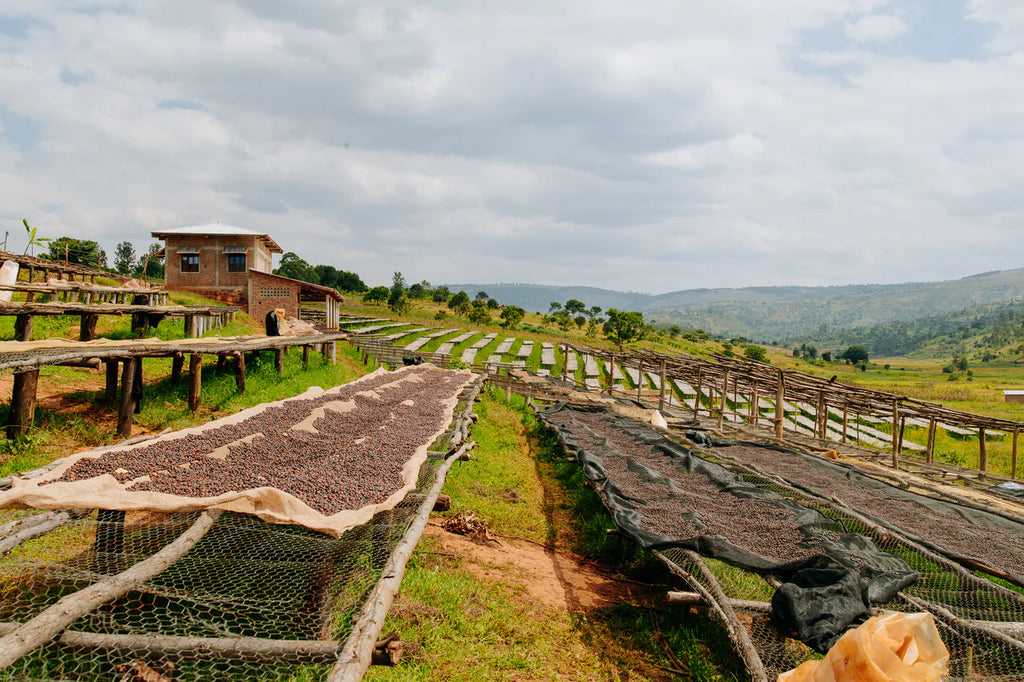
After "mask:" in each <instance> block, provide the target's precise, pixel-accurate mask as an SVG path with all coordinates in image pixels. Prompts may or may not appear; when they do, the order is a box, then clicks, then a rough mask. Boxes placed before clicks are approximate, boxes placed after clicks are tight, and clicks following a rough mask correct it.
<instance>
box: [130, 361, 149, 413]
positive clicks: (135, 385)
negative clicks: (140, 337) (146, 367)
mask: <svg viewBox="0 0 1024 682" xmlns="http://www.w3.org/2000/svg"><path fill="white" fill-rule="evenodd" d="M145 395H146V387H145V384H143V383H142V358H138V360H137V362H136V363H135V379H134V380H133V381H132V402H134V403H135V408H134V412H135V414H138V413H140V412H142V399H143V398H144V397H145Z"/></svg>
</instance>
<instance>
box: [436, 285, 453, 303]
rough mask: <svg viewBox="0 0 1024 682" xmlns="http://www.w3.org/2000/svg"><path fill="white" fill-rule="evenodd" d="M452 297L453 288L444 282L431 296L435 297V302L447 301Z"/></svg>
mask: <svg viewBox="0 0 1024 682" xmlns="http://www.w3.org/2000/svg"><path fill="white" fill-rule="evenodd" d="M451 297H452V292H451V289H449V288H448V287H446V286H445V285H443V284H442V285H441V286H439V287H437V288H436V289H434V292H433V294H432V295H431V298H432V299H433V301H434V303H447V302H448V299H450V298H451Z"/></svg>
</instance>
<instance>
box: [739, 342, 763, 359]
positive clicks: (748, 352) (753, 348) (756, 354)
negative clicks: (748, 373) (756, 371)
mask: <svg viewBox="0 0 1024 682" xmlns="http://www.w3.org/2000/svg"><path fill="white" fill-rule="evenodd" d="M743 355H745V356H746V357H748V358H750V359H751V360H755V361H757V362H768V351H766V350H765V349H764V348H762V347H761V346H758V345H755V344H750V345H748V346H747V347H746V348H744V349H743Z"/></svg>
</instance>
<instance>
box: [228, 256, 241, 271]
mask: <svg viewBox="0 0 1024 682" xmlns="http://www.w3.org/2000/svg"><path fill="white" fill-rule="evenodd" d="M228 272H245V254H244V253H229V254H228Z"/></svg>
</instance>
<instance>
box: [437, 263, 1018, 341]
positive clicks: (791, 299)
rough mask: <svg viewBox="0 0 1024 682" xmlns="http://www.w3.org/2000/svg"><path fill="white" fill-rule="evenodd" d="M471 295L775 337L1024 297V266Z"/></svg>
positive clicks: (528, 287) (516, 287)
mask: <svg viewBox="0 0 1024 682" xmlns="http://www.w3.org/2000/svg"><path fill="white" fill-rule="evenodd" d="M448 286H449V287H450V288H451V289H452V290H453V291H458V290H460V289H462V290H465V291H466V292H467V293H469V294H470V296H473V295H474V294H475V293H476V292H477V291H486V292H487V293H488V294H489V295H490V296H493V297H494V298H496V299H498V300H499V301H501V302H502V303H511V304H515V305H519V306H522V307H523V308H525V309H526V310H529V311H541V312H544V311H546V310H547V309H548V306H549V304H550V303H551V302H552V301H558V302H560V303H564V302H565V301H566V300H568V299H570V298H575V299H578V300H580V301H583V302H584V303H585V304H587V306H593V305H599V306H601V307H602V308H605V309H607V308H617V309H620V310H639V311H641V312H643V313H644V316H645V318H647V319H648V320H654V321H656V322H658V323H665V324H677V325H679V326H681V327H684V328H700V329H704V330H706V331H708V332H710V333H712V334H720V335H723V336H732V337H735V336H745V337H748V338H751V339H757V340H762V341H771V340H777V339H789V338H793V337H797V336H805V335H810V334H815V335H818V336H822V337H823V336H826V335H827V334H828V332H829V330H834V329H849V328H856V327H872V326H876V325H881V324H885V323H889V322H905V321H910V320H917V319H921V318H925V317H929V316H934V315H941V314H945V313H952V312H956V311H963V310H964V309H967V308H971V307H972V306H977V305H983V304H989V303H1009V302H1013V301H1024V268H1019V269H1015V270H1003V271H994V272H986V273H982V274H979V275H973V276H970V277H964V278H962V279H956V280H949V281H944V282H911V283H906V284H861V285H848V286H831V287H747V288H743V289H690V290H686V291H674V292H670V293H666V294H658V295H652V294H644V293H635V292H621V291H609V290H606V289H599V288H595V287H556V286H544V285H535V284H449V285H448Z"/></svg>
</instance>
